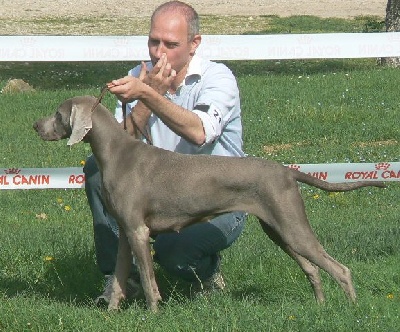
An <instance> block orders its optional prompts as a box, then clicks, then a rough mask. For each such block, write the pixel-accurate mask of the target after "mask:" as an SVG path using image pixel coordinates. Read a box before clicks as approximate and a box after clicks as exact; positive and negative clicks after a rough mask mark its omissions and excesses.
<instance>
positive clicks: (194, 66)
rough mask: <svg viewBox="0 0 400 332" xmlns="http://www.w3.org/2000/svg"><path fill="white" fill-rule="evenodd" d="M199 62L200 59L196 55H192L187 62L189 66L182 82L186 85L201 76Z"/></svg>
mask: <svg viewBox="0 0 400 332" xmlns="http://www.w3.org/2000/svg"><path fill="white" fill-rule="evenodd" d="M201 62H202V59H201V58H200V57H199V56H198V55H196V54H195V55H193V57H192V59H191V60H190V62H189V66H188V69H187V73H186V76H185V79H184V81H183V84H185V85H188V84H191V83H192V82H193V81H198V80H200V78H201Z"/></svg>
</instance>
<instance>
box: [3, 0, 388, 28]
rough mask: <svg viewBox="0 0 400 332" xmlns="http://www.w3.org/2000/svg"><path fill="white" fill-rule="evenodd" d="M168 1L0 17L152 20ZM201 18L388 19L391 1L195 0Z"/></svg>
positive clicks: (44, 2)
mask: <svg viewBox="0 0 400 332" xmlns="http://www.w3.org/2000/svg"><path fill="white" fill-rule="evenodd" d="M163 2H165V1H164V0H149V1H126V0H64V1H62V2H60V1H54V0H13V1H10V0H8V1H5V0H3V1H0V8H1V10H0V18H1V19H4V18H12V19H16V18H18V19H33V18H50V17H55V18H63V19H65V18H74V17H81V18H88V17H119V18H121V24H128V22H127V21H126V20H124V19H123V18H129V17H148V16H150V14H151V12H152V11H153V10H154V8H155V7H156V6H158V5H159V4H161V3H163ZM186 2H187V3H189V4H191V5H192V6H193V7H194V8H195V9H196V10H197V11H198V13H199V14H200V15H246V16H247V15H253V16H258V15H278V16H292V15H315V16H320V17H342V18H350V17H356V16H367V15H372V16H380V17H384V16H385V10H386V4H387V0H358V1H357V0H355V1H354V0H353V1H351V0H339V1H338V0H268V1H266V0H201V1H200V0H195V1H191V0H188V1H186Z"/></svg>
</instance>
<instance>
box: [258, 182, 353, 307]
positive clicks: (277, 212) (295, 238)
mask: <svg viewBox="0 0 400 332" xmlns="http://www.w3.org/2000/svg"><path fill="white" fill-rule="evenodd" d="M295 186H296V188H295ZM286 189H287V190H284V191H281V192H279V193H277V194H276V196H274V197H273V198H274V200H275V204H274V205H273V206H274V209H273V210H272V209H271V208H270V206H268V205H265V206H263V208H264V211H259V212H260V213H259V214H258V217H259V219H261V220H263V221H265V222H264V223H262V225H263V228H264V230H265V231H266V232H267V233H268V231H269V234H272V236H273V237H274V238H275V241H276V242H277V243H278V244H280V246H281V247H282V248H284V250H285V251H286V252H287V253H289V254H290V256H291V257H293V258H294V259H295V260H296V261H297V262H298V264H299V265H300V267H301V268H302V269H303V271H305V273H306V274H307V273H308V276H309V280H310V282H311V284H312V285H313V287H314V292H315V295H316V297H317V300H318V301H323V295H322V296H321V295H320V292H321V291H322V288H321V286H320V284H321V281H320V279H319V276H318V277H317V275H318V273H317V270H316V269H315V268H313V267H312V265H310V264H313V265H315V266H318V267H319V268H321V269H323V270H325V271H326V272H328V273H329V274H330V275H331V277H332V278H334V279H335V280H336V281H337V282H338V284H339V285H340V286H341V287H342V289H343V290H344V292H345V293H346V295H347V296H348V297H349V299H350V300H352V301H355V298H356V293H355V290H354V287H353V283H352V281H351V274H350V270H349V269H348V268H347V267H346V266H344V265H342V264H340V263H339V262H337V261H336V260H334V259H333V258H332V257H331V256H329V255H328V254H327V253H326V251H325V249H324V248H323V247H322V245H321V244H320V243H319V241H318V239H317V238H316V236H315V234H314V232H313V230H312V229H311V226H310V223H309V221H308V219H307V216H306V212H305V207H304V202H303V199H302V197H301V195H300V193H299V191H298V189H297V185H296V183H294V184H293V185H290V184H289V185H287V188H286ZM270 201H271V198H270ZM265 225H266V226H265ZM269 228H271V229H269ZM307 261H309V262H310V264H308V263H307ZM314 284H315V286H314Z"/></svg>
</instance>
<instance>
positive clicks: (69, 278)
mask: <svg viewBox="0 0 400 332" xmlns="http://www.w3.org/2000/svg"><path fill="white" fill-rule="evenodd" d="M273 20H274V21H273V27H274V29H275V30H274V31H272V30H273V29H272V30H271V31H272V32H275V33H279V32H282V31H283V30H284V28H283V27H286V28H287V27H288V26H291V27H295V28H292V30H295V31H306V32H319V31H321V32H323V31H331V30H334V31H349V30H351V31H349V32H353V31H354V29H355V28H354V26H356V25H355V23H354V22H353V21H334V23H332V22H331V23H329V22H327V21H324V20H320V19H314V20H313V18H303V19H302V20H300V19H297V20H296V19H294V18H292V21H288V20H289V19H279V18H273ZM310 21H314V22H316V23H315V24H316V25H312V27H311V28H310ZM328 23H329V24H328ZM332 24H334V26H332ZM367 24H369V25H367ZM371 25H372V24H371V21H368V20H367V23H365V24H361V23H359V22H358V25H357V26H359V27H365V26H371ZM360 29H362V28H360ZM271 31H261V30H260V31H258V32H263V33H266V32H271ZM358 32H361V30H360V31H358ZM227 65H228V66H229V67H230V68H231V69H232V70H233V72H234V73H235V74H236V76H237V78H238V83H239V87H240V91H241V98H242V112H243V123H244V143H245V151H246V153H248V154H249V155H254V156H257V157H261V158H267V159H271V160H276V161H278V162H281V163H285V164H291V163H343V162H349V163H359V162H373V163H375V162H389V163H390V162H398V161H399V154H400V149H399V140H400V137H399V125H398V123H399V120H400V119H399V114H400V113H399V106H400V99H399V97H398V91H397V90H398V89H397V86H398V85H399V71H398V69H390V68H384V67H381V66H379V65H377V63H376V61H375V59H356V60H313V61H303V60H296V61H294V60H293V61H292V60H291V61H245V62H227ZM132 66H133V64H131V63H46V64H43V63H30V64H26V63H0V89H1V88H2V87H4V86H5V84H6V83H7V80H8V79H9V78H22V79H24V80H25V81H27V82H28V83H30V84H31V85H32V86H33V87H34V88H35V89H36V91H35V92H31V93H24V94H1V95H0V110H1V121H0V147H1V148H0V151H1V160H0V165H1V167H2V169H3V170H5V169H8V168H21V167H80V166H81V165H82V161H84V160H85V159H86V157H87V156H88V155H89V154H90V153H91V152H90V147H89V146H88V145H86V144H83V143H82V144H78V145H76V146H73V147H72V148H69V147H67V146H66V142H65V141H63V142H43V141H41V140H40V139H39V138H38V137H37V135H36V133H35V132H34V130H33V129H32V124H33V122H34V121H35V120H37V119H38V118H40V117H42V116H44V115H48V114H50V113H52V112H53V111H54V110H55V108H56V107H57V105H59V104H60V103H61V102H62V101H63V100H64V99H66V98H69V97H71V96H76V95H84V94H92V95H98V94H99V92H100V87H101V86H102V85H103V84H104V82H107V81H108V80H110V79H112V78H116V77H119V76H121V75H125V73H126V72H127V70H128V69H130V68H131V67H132ZM104 104H105V105H106V106H107V107H109V109H110V110H111V111H112V110H113V108H114V104H115V99H114V98H113V97H112V96H111V95H109V94H108V95H106V97H105V100H104ZM133 185H134V184H133ZM300 188H301V193H302V196H303V198H304V201H305V205H306V210H307V214H308V216H309V219H310V223H311V225H312V228H313V229H314V231H315V233H316V235H317V237H318V239H319V240H320V241H321V243H322V244H323V246H324V247H325V248H326V250H327V252H328V253H329V254H331V255H332V256H333V257H335V258H336V259H337V260H339V261H340V262H341V263H343V264H345V265H346V266H348V267H349V268H350V269H351V271H352V273H353V281H354V284H355V287H356V291H357V295H358V300H357V303H356V304H351V303H349V302H348V300H347V299H346V297H345V296H344V294H343V292H342V290H341V288H340V287H339V286H338V285H337V284H336V283H335V282H334V281H333V280H332V279H331V278H330V276H329V275H328V274H326V273H325V272H322V279H323V284H324V290H325V293H326V297H327V302H326V304H325V305H322V306H319V305H317V304H316V303H315V300H314V298H313V294H312V291H311V288H310V286H309V284H308V281H307V280H306V278H305V276H304V274H303V272H302V271H301V270H300V268H299V267H298V266H297V264H296V263H295V262H294V261H292V260H291V259H290V258H289V257H288V256H287V255H286V254H284V253H283V252H282V251H281V250H280V249H279V248H277V247H276V246H275V245H274V244H273V243H272V241H270V240H269V239H268V237H266V236H265V234H264V233H263V232H262V230H261V227H260V226H259V224H258V221H257V220H256V219H255V218H254V217H250V218H249V220H248V222H247V226H246V229H245V231H244V233H243V235H242V236H241V237H240V239H239V240H238V241H237V242H236V243H235V244H234V245H233V246H232V247H231V248H229V249H228V250H226V251H224V252H223V265H222V270H223V274H224V277H225V279H226V282H227V290H226V291H225V292H223V293H220V294H214V295H212V296H209V297H204V298H195V299H193V298H191V297H190V291H189V288H190V287H189V285H188V284H186V283H184V282H181V281H179V280H176V279H175V278H173V277H172V276H170V275H167V274H166V273H165V272H164V271H163V270H161V269H159V267H158V266H157V265H156V266H155V267H156V277H157V280H158V283H159V286H160V289H161V292H162V295H163V302H162V303H161V305H160V312H159V313H157V314H153V313H151V312H148V311H147V310H146V308H145V303H144V301H138V302H133V303H126V304H124V305H123V308H122V310H120V311H118V312H108V311H106V310H104V309H99V308H96V307H95V305H94V303H93V299H94V298H95V297H96V296H97V295H98V294H99V293H100V292H101V290H102V282H103V279H102V276H101V274H100V273H99V271H98V269H97V267H96V263H95V257H94V248H93V235H92V233H93V231H92V224H91V223H92V221H91V215H90V211H89V208H88V205H87V202H86V197H85V194H84V190H83V189H70V190H55V189H49V190H1V191H0V214H1V228H0V331H31V330H32V331H77V330H80V331H100V330H107V331H397V330H398V325H399V323H398V322H399V305H400V289H399V285H400V278H399V273H400V266H399V260H400V244H399V242H400V241H399V235H400V227H399V215H400V209H399V194H400V187H399V182H390V183H388V187H387V188H386V189H379V188H364V189H361V190H359V191H354V192H348V193H333V194H332V193H331V194H327V193H325V192H323V191H320V190H317V189H315V188H312V187H308V186H305V185H301V186H300ZM216 199H217V197H216Z"/></svg>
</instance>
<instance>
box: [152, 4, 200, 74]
mask: <svg viewBox="0 0 400 332" xmlns="http://www.w3.org/2000/svg"><path fill="white" fill-rule="evenodd" d="M148 47H149V54H150V58H151V62H152V63H153V65H155V64H156V63H157V61H158V60H159V59H160V57H161V55H162V54H163V53H165V54H166V55H167V60H168V62H169V63H170V64H171V67H172V69H175V70H176V72H177V73H179V72H180V71H181V70H182V69H183V68H185V66H186V65H187V64H188V62H189V60H190V59H191V57H192V56H193V54H194V51H195V49H196V47H195V44H194V43H193V41H189V40H188V26H187V23H186V21H185V19H184V17H183V16H182V15H179V14H176V13H170V12H166V13H161V14H158V15H156V16H155V17H154V20H153V23H152V25H151V28H150V33H149V40H148Z"/></svg>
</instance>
